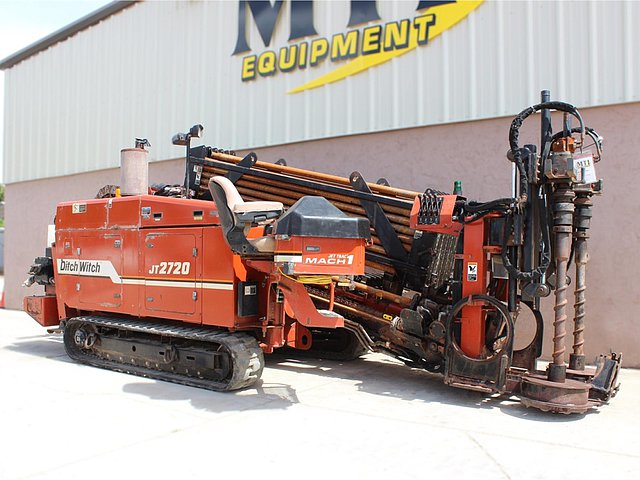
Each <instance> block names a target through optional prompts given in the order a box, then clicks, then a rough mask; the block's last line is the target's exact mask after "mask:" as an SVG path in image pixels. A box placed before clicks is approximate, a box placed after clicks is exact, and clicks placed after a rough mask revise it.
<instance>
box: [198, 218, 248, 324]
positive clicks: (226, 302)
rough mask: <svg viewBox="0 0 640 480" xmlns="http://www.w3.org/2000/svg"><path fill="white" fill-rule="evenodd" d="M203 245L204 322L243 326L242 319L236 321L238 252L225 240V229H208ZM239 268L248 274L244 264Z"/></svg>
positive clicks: (204, 230)
mask: <svg viewBox="0 0 640 480" xmlns="http://www.w3.org/2000/svg"><path fill="white" fill-rule="evenodd" d="M202 247H203V248H202V254H203V255H202V323H203V324H206V325H217V326H221V327H227V328H234V327H237V326H240V324H239V320H240V319H238V321H236V319H237V317H236V301H237V300H236V298H237V297H236V295H237V292H236V283H237V281H236V272H235V269H234V255H233V253H232V252H231V249H230V248H229V247H228V245H227V244H226V242H225V241H224V238H223V236H222V229H221V228H220V227H206V228H204V229H203V241H202ZM235 263H238V264H239V262H235ZM238 267H239V269H240V271H239V272H238V273H239V274H240V275H243V276H244V275H246V272H244V271H243V270H242V267H241V265H240V264H239V265H238ZM241 280H244V278H241ZM252 320H253V319H252Z"/></svg>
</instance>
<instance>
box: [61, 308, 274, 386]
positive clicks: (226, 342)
mask: <svg viewBox="0 0 640 480" xmlns="http://www.w3.org/2000/svg"><path fill="white" fill-rule="evenodd" d="M86 323H88V324H92V325H95V326H99V327H107V328H115V329H118V330H125V331H130V332H139V333H144V334H148V335H149V336H150V338H151V337H152V336H155V335H158V336H162V337H172V338H180V339H185V340H197V341H200V342H211V343H214V344H218V345H223V346H224V347H225V348H226V349H227V350H228V351H229V352H230V354H231V360H232V368H233V373H232V375H231V378H229V379H226V380H225V381H223V382H219V381H218V382H216V381H213V380H209V379H203V378H197V377H190V376H186V375H181V374H177V373H172V372H165V371H160V370H155V369H153V368H149V367H144V366H140V365H133V364H129V363H121V362H118V361H115V360H107V359H104V358H102V357H99V356H97V355H95V354H92V353H90V350H82V349H80V348H79V347H78V346H77V345H76V344H75V342H74V341H73V335H72V334H67V332H69V331H70V330H73V331H74V332H75V329H72V328H70V327H73V326H74V325H75V324H86ZM64 332H65V334H64V346H65V350H66V351H67V355H69V357H70V358H72V359H73V360H75V361H77V362H80V363H84V364H87V365H91V366H94V367H99V368H104V369H108V370H114V371H117V372H123V373H129V374H133V375H138V376H141V377H147V378H153V379H156V380H163V381H168V382H173V383H179V384H182V385H188V386H191V387H197V388H204V389H207V390H215V391H228V390H239V389H241V388H245V387H248V386H250V385H252V384H253V383H255V382H256V381H257V380H258V379H259V378H260V376H261V375H262V370H263V368H264V355H263V353H262V349H261V348H260V346H259V345H258V342H257V341H256V339H255V338H253V337H252V336H250V335H247V334H246V333H240V332H236V333H230V332H221V331H218V330H211V329H209V328H204V327H196V326H180V325H177V326H176V325H167V324H164V323H159V322H158V323H156V322H147V321H142V320H129V319H118V318H112V317H97V316H87V317H74V318H70V319H69V320H68V321H67V323H66V325H65V329H64ZM154 362H155V360H154Z"/></svg>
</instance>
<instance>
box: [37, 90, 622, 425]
mask: <svg viewBox="0 0 640 480" xmlns="http://www.w3.org/2000/svg"><path fill="white" fill-rule="evenodd" d="M552 110H557V111H559V112H562V113H563V125H562V128H561V129H560V130H559V131H558V132H556V133H553V131H552V126H551V111H552ZM537 112H540V118H541V122H542V129H541V130H542V136H541V137H542V138H541V144H540V148H537V147H536V146H535V145H524V146H522V145H520V143H519V132H520V127H521V125H522V123H523V122H524V121H525V120H526V119H527V118H528V117H530V116H531V115H533V114H535V113H537ZM572 117H574V118H576V119H577V122H578V126H577V127H573V128H572V126H571V122H570V119H571V118H572ZM201 131H202V127H201V126H199V125H196V126H194V127H193V128H192V129H191V130H190V131H189V132H188V133H186V134H178V135H176V136H175V137H174V144H176V145H183V146H186V149H187V156H186V175H185V181H184V184H183V185H159V186H158V185H156V186H153V187H152V188H151V189H149V188H148V185H147V183H148V182H147V181H146V176H145V175H146V171H145V170H144V168H145V166H146V163H145V162H146V158H145V155H146V150H145V142H144V141H138V142H137V144H136V148H134V149H127V150H123V153H122V155H123V172H124V170H125V168H124V167H125V159H129V157H131V158H134V157H135V158H138V159H142V163H140V162H138V165H143V166H142V167H140V168H141V169H140V170H135V168H134V170H133V171H134V174H133V175H131V171H132V170H131V168H127V171H129V174H128V175H127V174H126V172H125V173H123V180H122V182H121V183H122V185H120V188H119V190H118V189H116V188H107V189H102V190H101V191H100V195H99V197H101V198H97V199H93V200H85V201H76V202H65V203H62V204H60V205H58V207H57V212H56V217H55V238H52V239H51V242H50V245H49V247H48V248H47V250H46V254H45V256H43V257H38V258H37V259H36V261H35V263H34V264H33V265H32V267H31V270H30V277H29V279H28V280H27V282H25V283H26V284H27V285H31V284H33V283H37V284H40V285H44V289H45V292H44V295H33V296H28V297H26V298H25V300H24V308H25V310H26V311H27V312H28V313H29V314H30V315H31V316H32V317H33V318H35V319H36V320H37V321H38V322H39V323H41V324H42V325H43V326H47V327H53V328H51V331H56V330H58V331H59V330H62V331H63V332H64V345H65V348H66V351H67V353H68V354H69V356H70V357H71V358H73V359H75V360H77V361H79V362H82V363H86V364H90V365H94V366H98V367H103V368H109V369H113V370H118V371H122V372H128V373H133V374H136V375H142V376H147V377H152V378H158V379H162V380H167V381H172V382H177V383H183V384H187V385H192V386H197V387H203V388H208V389H213V390H233V389H239V388H243V387H247V386H249V385H251V384H252V383H253V382H255V381H256V380H257V379H258V378H259V377H260V375H261V372H262V369H263V353H271V352H272V351H273V350H274V349H276V348H281V347H284V348H287V349H296V350H297V351H300V352H306V354H307V355H309V354H310V355H317V356H324V357H328V358H337V359H349V358H356V357H358V356H360V355H362V354H363V353H365V352H367V351H376V352H383V353H386V354H389V355H392V356H393V357H395V358H398V359H400V360H401V361H403V362H405V363H406V364H407V365H409V366H411V367H417V368H423V369H426V370H428V371H431V372H435V373H439V374H442V376H443V378H444V381H445V383H447V384H449V385H452V386H455V387H461V388H467V389H473V390H479V391H482V392H486V393H508V394H514V395H516V396H518V397H519V398H520V399H521V401H522V403H523V404H524V405H526V406H529V407H535V408H538V409H541V410H545V411H552V412H561V413H582V412H585V411H587V410H588V409H590V408H593V407H595V406H598V405H600V404H602V403H605V402H607V401H608V400H609V399H610V398H611V397H612V396H613V395H615V393H616V392H617V389H618V382H617V374H618V371H619V368H620V362H621V356H620V355H619V354H610V355H606V356H605V355H601V356H600V357H599V358H598V359H597V361H596V365H595V367H589V366H587V365H586V361H585V360H586V359H585V354H584V334H585V325H586V322H585V298H586V295H585V293H586V284H585V278H586V264H587V260H588V254H587V239H588V237H589V226H590V219H591V216H592V199H593V197H594V196H596V195H599V194H600V193H601V190H602V182H601V181H600V180H599V179H598V178H597V176H596V173H595V163H597V162H598V161H600V159H601V155H602V139H601V138H600V136H599V135H598V134H597V133H596V132H595V131H594V130H593V129H591V128H589V127H587V126H585V125H584V122H583V119H582V116H581V115H580V113H579V112H578V110H577V109H576V108H575V107H574V106H572V105H569V104H566V103H562V102H552V101H550V100H549V93H548V92H547V91H543V93H542V102H541V103H540V104H538V105H534V106H532V107H529V108H527V109H526V110H524V111H522V112H521V113H520V114H518V115H517V116H516V117H515V119H514V120H513V122H512V124H511V128H510V131H509V144H510V150H509V153H508V157H509V159H510V161H511V162H512V168H513V175H512V178H513V189H512V196H511V197H508V198H499V199H495V200H491V201H488V202H477V201H471V200H468V199H466V198H465V197H463V196H462V192H461V189H460V185H458V184H456V185H455V188H454V192H453V193H452V194H447V193H444V192H441V191H437V190H434V189H427V190H426V191H425V192H424V193H420V192H412V191H408V190H403V189H399V188H394V187H391V186H389V185H388V182H386V181H384V179H381V180H380V181H378V182H377V183H368V182H366V181H365V180H364V179H363V177H362V175H361V174H360V173H358V172H354V173H353V174H351V176H350V177H349V178H343V177H337V176H333V175H327V174H321V173H317V172H312V171H308V170H303V169H299V168H294V167H290V166H287V165H286V162H283V161H279V162H277V163H276V164H269V163H265V162H259V161H257V158H256V155H255V154H253V153H251V154H249V155H247V156H246V157H244V158H240V157H238V156H236V155H235V154H234V153H233V152H229V151H224V150H220V149H217V148H212V147H207V146H198V147H192V146H191V140H192V139H193V138H197V137H199V136H200V134H201ZM135 158H134V160H135ZM133 163H135V162H133ZM135 172H137V173H135ZM140 179H142V183H141V184H139V185H138V186H137V187H135V186H134V187H132V186H131V185H130V184H131V181H133V183H134V184H135V182H136V181H138V182H139V181H140ZM572 264H573V265H575V267H573V268H574V269H575V274H574V278H575V280H574V282H573V285H571V284H570V281H569V280H570V279H569V276H568V275H569V273H570V267H571V265H572ZM570 287H572V288H573V290H574V312H573V322H572V324H573V348H572V350H571V352H570V355H569V358H568V360H569V362H568V365H567V364H566V363H565V350H566V348H565V339H566V335H567V323H568V322H567V315H568V313H569V312H568V295H569V288H570ZM545 297H551V299H553V301H554V321H553V331H552V335H553V352H552V362H551V363H550V364H549V365H548V366H547V368H546V369H545V370H539V369H538V368H537V360H538V359H539V357H540V356H541V354H542V340H543V327H544V323H543V318H542V313H541V310H540V306H541V302H542V300H543V299H544V298H545ZM526 316H529V317H530V318H533V319H534V320H533V323H534V324H535V325H534V329H535V335H534V336H533V340H532V341H531V342H530V344H529V345H527V346H525V347H524V348H520V349H515V348H514V335H515V331H516V328H517V326H519V325H520V323H521V322H523V321H524V319H525V317H526ZM519 319H520V322H519V321H518V320H519Z"/></svg>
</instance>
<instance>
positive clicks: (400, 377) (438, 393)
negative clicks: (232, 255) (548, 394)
mask: <svg viewBox="0 0 640 480" xmlns="http://www.w3.org/2000/svg"><path fill="white" fill-rule="evenodd" d="M267 367H268V368H273V369H277V370H282V371H289V372H296V373H308V374H313V375H318V376H322V377H326V378H335V379H342V380H349V381H354V382H356V387H357V389H358V391H361V392H365V393H368V394H373V395H381V396H385V397H394V398H400V399H402V400H405V401H416V400H418V401H421V402H424V403H425V404H429V403H440V404H447V405H455V406H460V407H466V408H474V409H494V408H498V409H500V410H501V411H502V412H503V413H506V414H507V415H510V416H513V417H517V418H521V419H524V420H533V421H539V422H551V423H565V422H573V421H576V420H580V419H581V418H583V417H584V415H588V414H592V413H596V412H597V410H590V411H589V412H588V413H587V414H583V415H577V414H573V415H562V414H553V413H548V412H542V411H539V410H536V409H532V408H527V407H525V406H524V405H523V404H522V403H521V402H520V400H518V399H517V398H516V397H515V396H512V395H509V394H502V395H500V394H493V395H491V394H486V393H482V392H476V391H472V390H464V389H460V388H454V387H450V386H448V385H445V384H444V382H443V378H442V376H441V375H438V374H434V373H430V372H427V371H426V370H422V369H416V368H410V367H407V366H406V365H403V364H401V363H396V362H395V361H393V360H389V361H386V360H383V361H381V360H378V359H375V358H369V357H367V356H365V357H363V358H360V359H357V360H352V361H347V362H340V361H334V360H324V359H318V358H313V357H307V356H304V357H296V356H295V355H291V354H289V353H287V354H284V353H274V354H272V355H270V356H268V357H267Z"/></svg>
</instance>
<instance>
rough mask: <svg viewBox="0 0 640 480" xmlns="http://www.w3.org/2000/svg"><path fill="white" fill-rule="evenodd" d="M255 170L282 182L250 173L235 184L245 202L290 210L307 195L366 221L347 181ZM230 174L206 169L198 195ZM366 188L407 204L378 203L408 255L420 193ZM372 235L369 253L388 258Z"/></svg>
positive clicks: (260, 166)
mask: <svg viewBox="0 0 640 480" xmlns="http://www.w3.org/2000/svg"><path fill="white" fill-rule="evenodd" d="M211 158H212V159H213V160H217V161H219V162H226V163H230V164H234V165H235V164H237V163H239V162H240V161H241V160H242V158H241V157H237V156H234V155H228V154H224V153H213V154H212V155H211ZM256 169H257V170H266V171H269V172H271V173H277V174H279V175H278V176H279V178H278V179H267V178H260V177H257V176H255V175H252V174H251V172H250V171H249V172H247V173H245V174H244V175H242V177H241V178H240V179H238V180H237V181H236V182H235V184H236V187H237V188H238V192H239V193H240V194H241V195H242V197H243V198H244V199H245V200H246V201H277V202H281V203H282V204H283V205H285V207H290V206H291V205H293V204H294V203H295V202H296V201H298V200H299V199H300V198H302V197H303V196H305V195H319V196H323V197H325V198H326V199H327V200H329V201H330V202H331V203H333V204H334V205H335V206H336V207H337V208H339V209H340V210H341V211H343V212H344V213H346V214H347V215H352V216H358V217H365V218H366V216H367V215H366V213H365V210H364V208H363V207H362V205H361V203H360V200H359V199H358V198H355V197H354V196H350V195H349V192H352V191H353V189H352V187H351V183H350V181H349V179H348V178H344V177H339V176H336V175H328V174H323V173H318V172H313V171H309V170H304V169H300V168H294V167H288V166H284V165H279V164H271V163H266V162H256V163H255V165H254V166H252V167H251V170H256ZM227 172H228V170H226V169H224V167H221V168H217V167H211V166H204V168H203V172H202V174H201V180H200V191H199V192H198V193H199V194H202V193H204V192H205V191H206V190H207V185H208V182H209V179H210V178H211V177H213V176H215V175H226V174H227ZM288 178H302V179H305V180H311V181H313V182H314V183H316V185H317V188H314V187H311V186H303V185H296V184H293V183H290V182H288V181H287V179H288ZM367 185H368V187H369V188H370V189H371V191H372V193H373V194H374V195H376V196H381V197H390V198H393V199H395V200H397V201H401V202H402V203H403V204H406V207H400V206H393V205H387V204H385V203H383V202H380V203H379V204H380V207H381V208H382V210H383V211H384V213H385V216H386V217H387V218H388V220H389V222H390V223H391V225H392V227H393V229H394V230H395V232H396V234H397V235H398V239H399V240H400V242H401V243H402V245H403V247H404V248H405V250H406V251H407V252H409V251H410V250H411V245H412V242H413V234H414V230H413V229H411V228H410V227H409V212H410V210H411V206H412V204H413V199H414V198H415V197H416V195H418V193H417V192H412V191H409V190H403V189H399V188H394V187H389V186H386V185H378V184H373V183H369V184H367ZM323 186H332V187H339V188H342V189H344V191H345V194H344V195H342V194H340V193H335V192H328V191H325V190H324V189H323V188H322V187H323ZM371 234H372V240H373V244H372V245H371V246H369V247H367V250H368V251H370V252H372V253H376V254H378V255H382V256H386V254H387V252H386V251H385V250H384V248H383V245H382V242H381V241H380V239H379V238H378V235H377V234H376V232H375V230H374V229H373V228H372V232H371ZM367 265H369V266H371V267H374V268H377V269H378V270H382V271H385V272H388V273H392V274H393V273H395V270H394V269H393V267H391V266H388V265H383V264H380V263H377V262H372V261H370V260H368V261H367Z"/></svg>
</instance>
